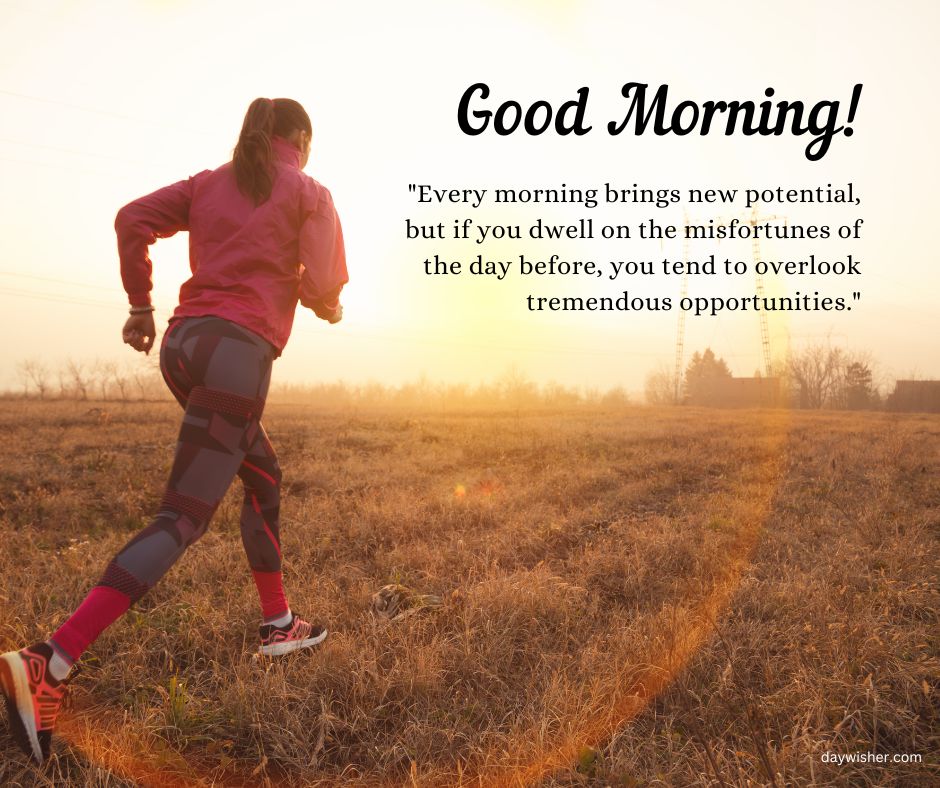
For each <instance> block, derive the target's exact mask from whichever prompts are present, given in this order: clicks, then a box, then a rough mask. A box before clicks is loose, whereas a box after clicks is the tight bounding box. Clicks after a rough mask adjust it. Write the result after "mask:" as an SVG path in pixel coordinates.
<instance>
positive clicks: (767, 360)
mask: <svg viewBox="0 0 940 788" xmlns="http://www.w3.org/2000/svg"><path fill="white" fill-rule="evenodd" d="M732 218H733V217H730V216H719V217H716V218H715V219H714V221H715V222H716V223H718V224H723V225H728V224H729V223H730V222H731V219H732ZM738 221H739V222H741V223H742V224H747V225H750V227H751V230H752V232H751V255H752V256H753V258H754V259H753V265H754V276H755V292H756V294H757V296H758V298H763V297H764V277H763V275H762V274H760V273H758V272H757V263H758V262H759V261H760V241H758V240H757V236H756V233H754V232H753V228H754V227H756V226H757V225H758V224H764V223H765V222H783V223H784V226H786V223H787V219H786V217H785V216H776V215H772V214H768V215H765V216H761V215H759V214H758V213H757V208H752V209H751V213H750V215H748V216H746V217H745V218H744V219H743V220H742V219H740V218H738ZM683 235H684V238H683V241H682V256H683V261H684V262H686V263H687V262H688V261H689V215H688V213H686V214H685V228H684V233H683ZM719 243H720V242H719ZM688 292H689V278H688V273H686V272H685V271H683V274H682V286H681V293H680V295H679V300H680V303H681V301H682V299H683V298H685V297H686V296H687V295H688ZM757 315H758V320H759V323H760V345H761V357H762V359H763V361H764V375H765V376H766V377H768V378H769V377H772V375H773V355H772V352H771V347H770V326H769V324H768V321H767V312H766V311H765V310H763V309H759V310H757ZM684 351H685V311H684V310H683V309H682V308H681V307H680V309H679V326H678V332H677V335H676V371H675V378H674V381H673V389H674V392H673V393H674V396H675V399H676V402H678V401H679V391H680V388H681V383H682V362H683V354H684Z"/></svg>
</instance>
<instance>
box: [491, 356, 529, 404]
mask: <svg viewBox="0 0 940 788" xmlns="http://www.w3.org/2000/svg"><path fill="white" fill-rule="evenodd" d="M497 385H498V386H499V391H500V394H501V395H502V399H503V401H505V403H506V404H507V405H509V406H510V407H513V408H515V409H516V412H517V413H518V411H519V409H520V408H521V407H523V406H524V405H527V404H531V403H533V402H534V401H535V399H536V398H537V396H538V388H537V386H536V385H535V383H533V382H532V381H531V380H529V379H528V378H527V377H526V375H525V373H524V372H523V371H522V370H521V369H520V368H519V367H518V366H517V365H516V364H511V365H510V366H509V367H508V368H507V369H506V371H505V372H503V374H502V375H501V376H500V378H499V380H498V381H497Z"/></svg>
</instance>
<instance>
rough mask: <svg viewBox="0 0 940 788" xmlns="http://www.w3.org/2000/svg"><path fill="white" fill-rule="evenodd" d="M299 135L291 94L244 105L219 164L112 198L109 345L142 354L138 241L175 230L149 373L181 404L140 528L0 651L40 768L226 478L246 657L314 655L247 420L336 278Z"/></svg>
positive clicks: (6, 688) (306, 123)
mask: <svg viewBox="0 0 940 788" xmlns="http://www.w3.org/2000/svg"><path fill="white" fill-rule="evenodd" d="M311 138H312V128H311V125H310V118H309V117H308V115H307V113H306V112H305V111H304V108H303V107H302V106H301V105H300V104H299V103H297V102H296V101H293V100H291V99H284V98H278V99H273V100H272V99H265V98H259V99H256V100H255V101H253V102H252V103H251V106H250V107H249V108H248V112H247V113H246V115H245V121H244V124H243V126H242V130H241V134H240V136H239V138H238V145H237V146H236V148H235V151H234V154H233V157H232V161H230V162H228V163H226V164H224V165H222V166H221V167H219V168H218V169H215V170H205V171H203V172H200V173H199V174H198V175H194V176H193V177H191V178H188V179H187V180H184V181H180V182H178V183H174V184H172V185H170V186H167V187H165V188H163V189H160V190H158V191H156V192H154V193H153V194H149V195H147V196H146V197H142V198H140V199H139V200H135V201H134V202H132V203H129V204H128V205H125V206H124V207H123V208H122V209H121V210H120V211H119V212H118V214H117V219H116V221H115V230H116V232H117V241H118V252H119V255H120V260H121V278H122V280H123V283H124V289H125V290H126V291H127V294H128V300H129V301H130V305H131V308H130V317H129V318H128V320H127V322H126V323H125V325H124V331H123V338H124V342H125V343H127V344H129V345H130V346H131V347H133V348H134V349H135V350H138V351H142V352H145V353H149V352H150V350H151V348H152V346H153V343H154V340H155V337H156V329H155V327H154V322H153V306H152V305H151V303H150V291H151V289H152V283H151V262H150V257H149V254H148V247H149V246H150V244H152V243H153V242H154V241H155V240H156V239H157V238H167V237H169V236H171V235H173V234H175V233H177V232H179V231H180V230H187V231H189V253H190V267H191V268H192V272H193V274H192V277H191V278H190V279H189V280H188V281H187V282H186V283H185V284H184V285H183V286H182V288H181V289H180V303H179V306H178V307H177V308H176V310H175V312H174V313H173V317H172V318H170V323H169V326H168V327H167V330H166V332H165V333H164V335H163V340H162V343H161V348H160V369H161V372H162V373H163V378H164V380H165V381H166V384H167V386H168V387H169V388H170V391H172V392H173V395H174V396H175V397H176V399H177V400H178V401H179V403H180V404H181V405H182V406H183V408H184V409H185V414H184V416H183V423H182V427H181V428H180V433H179V441H178V443H177V447H176V456H175V459H174V462H173V467H172V469H171V471H170V478H169V481H168V483H167V487H166V491H165V493H164V495H163V499H162V501H161V503H160V506H159V508H158V510H157V513H156V515H155V517H154V518H153V520H152V521H151V522H150V524H149V525H148V526H147V527H146V528H144V529H143V530H142V531H141V532H140V533H138V534H137V535H136V536H135V537H134V538H133V539H131V540H130V541H129V542H128V543H127V544H126V545H125V546H124V548H123V549H122V550H121V551H120V552H119V553H118V554H117V555H116V556H114V558H113V559H112V560H111V562H110V563H109V564H108V566H107V568H106V569H105V571H104V574H103V575H102V577H101V579H100V580H99V581H98V584H97V585H96V586H95V587H94V588H93V589H92V590H91V592H90V593H89V594H88V596H87V597H86V598H85V600H84V601H83V602H82V604H81V605H80V606H79V607H78V609H77V610H76V611H75V612H74V613H73V614H72V615H71V617H69V618H68V620H66V621H65V622H64V623H63V624H62V625H61V626H60V627H59V629H58V630H56V632H55V633H54V634H53V635H52V637H50V638H49V639H48V640H46V641H43V642H40V643H36V644H34V645H32V646H29V647H27V648H24V649H22V650H20V651H11V652H8V653H6V654H3V655H2V656H0V686H2V689H3V693H4V695H5V697H6V701H7V711H8V717H9V721H10V727H11V731H12V733H13V735H14V737H15V738H16V740H17V742H18V743H19V745H20V746H21V747H22V748H23V749H24V750H25V751H26V753H27V754H31V755H32V756H33V757H34V758H35V759H36V760H37V761H38V762H39V763H42V762H43V760H44V759H45V758H46V757H47V756H48V753H49V744H50V739H51V736H52V730H53V727H54V725H55V719H56V715H57V713H58V710H59V706H60V704H61V701H62V697H63V695H64V692H65V687H66V684H67V682H68V680H69V678H70V673H71V668H72V665H73V664H74V663H75V662H76V661H77V660H78V658H79V657H80V656H81V654H82V652H84V651H85V649H87V648H88V646H89V645H90V644H91V643H92V642H93V641H94V640H95V639H96V638H97V637H98V636H99V635H100V634H101V633H102V632H103V631H104V630H105V628H107V627H108V626H109V625H110V624H111V623H113V622H114V621H115V620H116V619H117V618H119V617H120V616H121V615H123V614H124V613H125V612H126V611H127V610H128V608H129V607H130V606H131V605H132V604H133V603H135V602H136V601H137V600H138V599H140V598H141V596H143V594H145V593H146V592H147V591H148V590H149V589H151V588H153V586H154V585H155V584H156V583H157V581H159V580H160V578H161V577H163V575H164V574H165V573H166V572H167V571H168V570H169V569H170V567H171V566H172V565H173V564H174V563H175V562H176V561H177V559H179V557H180V556H181V555H182V554H183V552H184V551H185V550H186V548H187V547H189V545H191V544H192V543H193V542H195V541H196V540H197V539H199V537H200V536H202V534H203V533H205V530H206V526H207V525H208V523H209V520H210V519H211V517H212V514H213V512H214V511H215V509H216V507H217V506H218V505H219V503H220V501H221V500H222V497H223V496H224V495H225V492H226V490H227V489H228V487H229V485H230V484H231V482H232V480H233V479H234V477H235V476H236V475H238V477H239V478H240V479H241V481H242V484H243V486H244V493H245V496H244V503H243V506H242V512H241V535H242V541H243V544H244V547H245V552H246V554H247V557H248V563H249V565H250V567H251V572H252V575H253V577H254V580H255V584H256V585H257V589H258V595H259V597H260V601H261V610H262V615H263V622H262V625H261V627H260V630H259V633H260V638H261V646H260V651H261V653H263V654H267V655H272V656H276V655H281V654H286V653H289V652H292V651H296V650H297V649H301V648H307V647H310V646H314V645H316V644H318V643H320V642H322V641H323V639H324V638H325V637H326V634H327V632H326V629H325V628H323V627H322V626H318V625H313V624H310V623H309V622H307V621H305V620H304V619H303V618H301V617H300V616H299V615H297V614H296V613H295V612H293V611H291V609H290V606H289V605H288V602H287V598H286V595H285V593H284V588H283V586H282V583H281V546H280V539H279V536H278V509H279V503H280V489H279V488H280V481H281V471H280V468H279V466H278V462H277V456H276V454H275V452H274V448H273V447H272V446H271V442H270V441H269V440H268V437H267V435H266V434H265V431H264V427H262V425H261V413H262V410H263V409H264V402H265V397H266V395H267V392H268V385H269V382H270V375H271V364H272V361H273V360H274V359H275V358H277V357H278V356H279V355H280V354H281V351H282V350H283V349H284V345H285V344H286V343H287V339H288V336H289V334H290V330H291V325H292V322H293V319H294V310H295V307H296V304H297V302H298V300H299V301H300V303H301V304H302V305H303V306H306V307H309V308H310V309H312V310H313V311H314V312H315V313H316V314H317V316H318V317H320V318H322V319H324V320H327V321H329V322H330V323H337V322H339V320H340V319H341V318H342V313H343V311H342V307H341V306H340V303H339V295H340V291H341V290H342V287H343V285H344V284H345V283H346V282H347V281H348V275H347V271H346V257H345V250H344V246H343V234H342V229H341V227H340V222H339V218H338V217H337V215H336V210H335V208H334V206H333V201H332V198H331V196H330V193H329V191H328V190H327V189H326V188H324V187H323V186H321V185H320V184H319V183H318V182H317V181H315V180H314V179H313V178H310V177H309V176H307V175H305V174H304V173H303V172H302V170H303V168H304V167H305V166H306V164H307V160H308V158H309V156H310V142H311Z"/></svg>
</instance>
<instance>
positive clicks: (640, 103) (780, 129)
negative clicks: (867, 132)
mask: <svg viewBox="0 0 940 788" xmlns="http://www.w3.org/2000/svg"><path fill="white" fill-rule="evenodd" d="M648 88H649V85H647V84H646V83H643V82H627V83H626V84H625V85H624V86H623V87H622V88H621V91H620V93H621V95H622V96H623V97H624V98H625V99H627V106H626V108H625V110H624V112H623V114H622V116H620V117H619V118H617V119H615V120H611V121H609V122H608V123H607V133H608V134H610V135H611V136H618V135H620V134H622V133H624V132H625V131H627V132H629V131H632V133H633V134H634V135H640V134H644V133H645V132H646V131H647V130H648V129H651V130H652V132H653V133H654V134H656V135H659V136H663V135H666V134H674V135H676V136H678V137H683V136H686V135H688V134H695V133H697V134H699V135H701V136H704V135H706V134H709V133H710V132H712V131H713V130H717V131H719V132H720V133H722V134H724V135H726V136H731V135H732V134H737V133H740V134H743V135H745V136H750V135H754V134H758V135H761V136H770V135H773V136H780V135H782V134H786V133H789V134H792V135H794V136H801V135H803V134H809V135H810V136H811V137H812V139H811V140H810V142H809V144H808V145H807V146H806V149H805V155H806V158H807V159H809V160H810V161H818V160H819V159H821V158H822V157H823V156H825V155H826V153H827V151H828V150H829V146H830V145H831V144H832V140H833V138H834V137H835V136H836V135H838V134H843V135H845V136H846V137H851V136H852V134H853V129H852V126H851V125H850V124H851V123H852V121H853V120H854V119H855V113H856V111H857V109H858V102H859V99H860V98H861V95H862V84H861V83H858V84H856V85H855V86H854V88H853V89H852V96H851V98H850V100H849V107H848V111H847V113H846V118H845V122H844V123H841V125H840V117H839V115H840V106H841V102H839V101H837V100H834V101H817V102H816V103H815V104H812V105H807V104H806V103H805V102H803V101H799V100H796V101H777V102H773V101H770V99H771V97H772V96H773V95H774V93H775V91H774V89H773V88H771V87H769V88H767V89H766V90H765V91H764V96H765V97H766V99H767V100H764V101H760V102H756V101H753V100H749V99H747V100H738V99H734V100H730V101H726V100H708V101H703V102H701V103H699V102H696V101H691V100H683V101H679V102H678V103H674V104H670V102H669V86H668V85H660V86H659V88H657V89H656V91H655V93H653V96H652V99H650V98H649V96H648V95H647V89H648ZM589 90H590V89H589V88H587V87H582V88H580V89H579V90H578V91H577V98H573V99H570V100H569V101H565V102H564V103H563V104H562V105H561V106H560V107H559V108H558V110H557V111H556V110H555V108H554V107H553V106H552V105H551V103H550V102H548V101H545V100H544V99H540V100H537V101H534V102H532V103H531V104H529V105H528V106H527V107H524V106H523V104H521V103H520V102H518V101H515V100H513V99H508V100H506V101H503V102H500V103H496V104H495V105H494V103H493V102H488V101H487V99H489V97H490V88H489V85H487V84H486V83H485V82H476V83H474V84H473V85H470V87H468V88H467V89H466V90H465V91H464V93H463V95H462V96H461V98H460V102H459V104H458V107H457V123H458V125H459V126H460V130H461V131H462V132H463V133H464V134H468V135H470V136H476V135H479V134H483V133H484V132H486V131H488V130H492V131H494V132H496V134H499V135H502V136H505V135H508V134H512V133H513V132H515V131H516V130H517V129H519V128H520V127H521V128H522V130H523V131H524V132H525V133H526V134H530V135H533V136H535V135H539V134H543V133H545V132H546V131H548V130H549V129H553V130H554V132H555V133H556V134H558V135H561V136H567V135H569V134H574V135H575V136H582V135H584V134H587V133H588V132H589V131H591V129H592V128H593V126H590V125H587V112H588V94H589Z"/></svg>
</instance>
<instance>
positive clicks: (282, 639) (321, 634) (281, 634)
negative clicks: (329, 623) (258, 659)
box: [258, 613, 327, 657]
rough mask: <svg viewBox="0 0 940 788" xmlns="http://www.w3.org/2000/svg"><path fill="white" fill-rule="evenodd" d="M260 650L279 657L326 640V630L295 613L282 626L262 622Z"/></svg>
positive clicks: (265, 653)
mask: <svg viewBox="0 0 940 788" xmlns="http://www.w3.org/2000/svg"><path fill="white" fill-rule="evenodd" d="M258 632H259V633H260V634H261V648H260V652H261V653H262V654H264V655H265V656H267V657H279V656H281V655H282V654H289V653H290V652H292V651H297V650H298V649H302V648H309V647H310V646H315V645H317V644H318V643H322V642H323V641H324V640H326V635H327V631H326V629H324V628H323V627H321V626H318V625H315V624H311V623H309V622H307V621H304V620H303V619H302V618H301V617H300V616H298V615H297V614H296V613H294V614H293V618H292V619H291V622H290V623H289V624H287V625H285V626H283V627H276V626H274V625H273V624H262V625H261V626H260V627H259V628H258Z"/></svg>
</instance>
